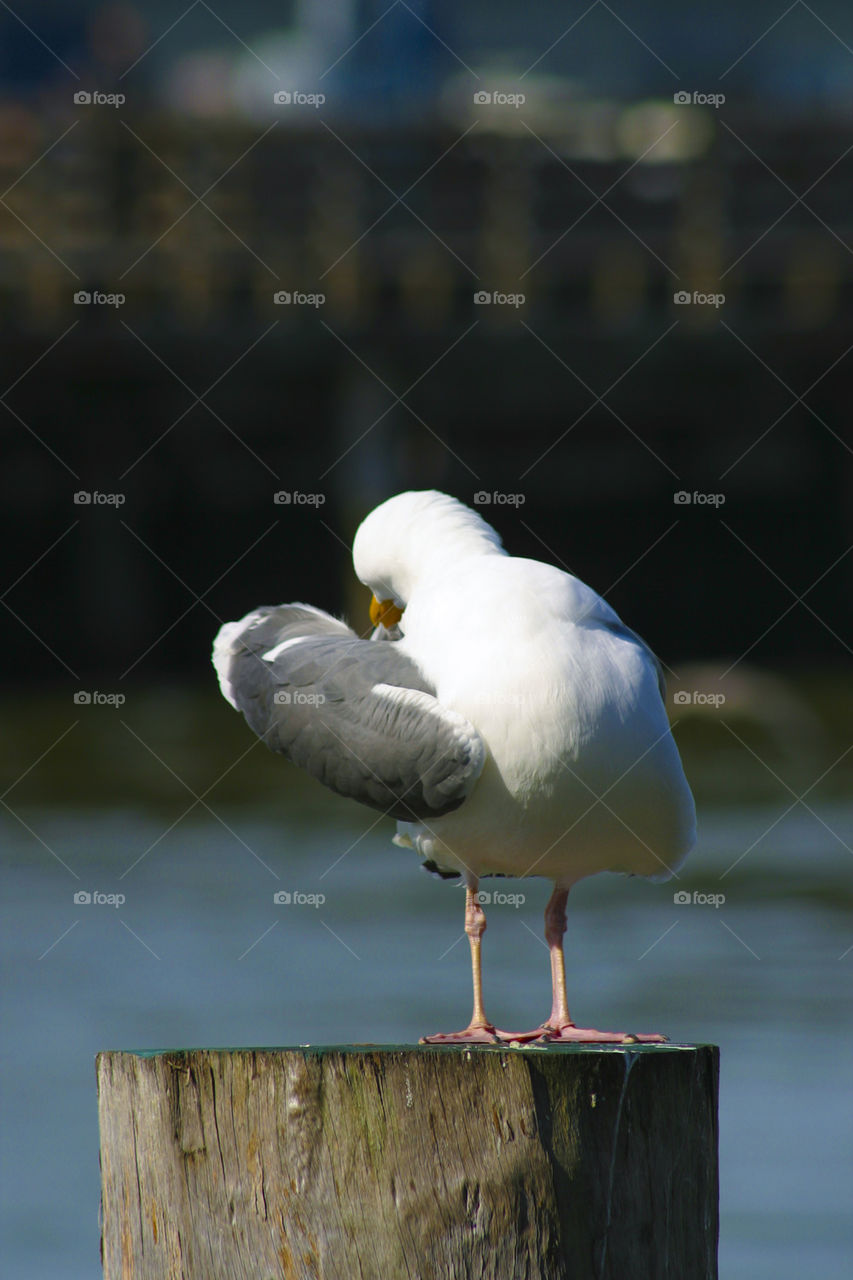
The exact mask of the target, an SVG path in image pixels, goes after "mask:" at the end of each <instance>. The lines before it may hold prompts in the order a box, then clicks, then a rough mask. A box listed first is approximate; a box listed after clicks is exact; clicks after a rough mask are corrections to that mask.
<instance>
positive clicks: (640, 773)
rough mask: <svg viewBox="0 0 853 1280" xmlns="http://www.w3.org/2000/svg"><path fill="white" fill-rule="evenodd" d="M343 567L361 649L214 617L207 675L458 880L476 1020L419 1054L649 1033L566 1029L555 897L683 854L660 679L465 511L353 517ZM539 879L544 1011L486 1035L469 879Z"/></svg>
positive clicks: (317, 625) (607, 611)
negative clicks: (364, 604) (366, 607)
mask: <svg viewBox="0 0 853 1280" xmlns="http://www.w3.org/2000/svg"><path fill="white" fill-rule="evenodd" d="M353 563H354V566H355V572H356V574H357V576H358V577H359V578H360V580H361V581H362V582H363V583H364V584H365V585H366V586H368V587H369V588H370V589H371V591H372V593H373V598H372V601H371V607H370V614H371V621H372V622H373V624H374V626H375V628H376V630H375V632H374V635H373V637H372V641H376V640H379V639H383V640H387V641H390V642H389V643H381V644H377V643H374V642H372V641H371V640H361V639H359V638H358V636H357V635H356V634H355V632H353V631H351V630H350V628H349V627H347V626H346V624H344V623H343V622H340V621H338V620H337V619H335V618H333V617H331V616H330V615H329V614H327V613H324V612H323V611H322V610H319V609H315V608H313V607H311V606H309V605H303V604H291V605H281V606H279V607H272V608H262V609H258V610H256V611H255V612H253V613H250V614H248V615H247V616H246V617H245V618H243V619H241V621H239V622H229V623H226V624H225V625H224V626H223V627H222V629H221V630H220V632H219V634H218V636H217V637H216V641H215V644H214V665H215V666H216V669H217V672H218V675H219V681H220V686H221V688H222V692H223V694H224V696H225V697H226V698H227V699H228V701H229V702H230V703H231V704H232V705H233V706H234V707H236V708H237V709H238V710H240V711H242V712H243V714H244V715H245V717H246V720H247V721H248V723H249V724H250V726H251V727H252V728H253V729H254V731H255V732H256V733H257V734H258V735H259V736H260V737H261V738H263V740H264V741H265V742H266V743H267V745H268V746H270V747H271V748H272V749H273V750H276V751H280V752H282V753H283V754H284V755H285V756H286V757H287V758H288V759H290V760H291V761H293V762H294V763H296V764H298V765H301V766H302V767H303V768H305V769H306V770H307V771H308V772H309V773H311V774H312V775H313V776H314V777H316V778H318V779H319V780H320V781H321V782H323V783H324V784H325V785H326V786H328V787H331V788H332V789H333V790H334V791H337V792H338V793H339V794H341V795H346V796H352V797H354V798H355V799H358V800H360V801H362V802H363V803H364V804H367V805H370V806H371V807H372V808H375V809H379V810H380V811H382V812H385V813H388V814H389V815H391V816H392V817H394V818H396V819H397V820H398V821H397V835H396V836H395V837H394V842H395V843H396V844H399V845H403V846H406V847H410V848H413V849H415V850H416V851H417V852H418V853H419V854H420V855H421V857H422V858H423V859H424V865H425V867H426V868H427V869H428V870H430V871H433V872H436V873H437V874H439V875H442V876H448V875H452V876H462V877H464V880H465V885H466V902H465V932H466V933H467V935H468V939H469V942H470V948H471V965H472V974H473V986H474V1010H473V1014H472V1017H471V1022H470V1023H469V1025H468V1026H467V1027H466V1028H465V1029H464V1030H463V1031H459V1032H452V1033H450V1034H439V1035H434V1036H427V1037H425V1039H426V1041H428V1042H429V1043H467V1042H495V1041H501V1040H516V1039H517V1040H531V1039H536V1040H541V1041H556V1042H578V1041H580V1042H584V1041H587V1042H597V1041H616V1042H619V1041H625V1040H634V1039H636V1040H653V1041H654V1040H658V1041H659V1040H663V1039H664V1037H663V1036H659V1035H637V1036H633V1035H628V1034H626V1033H624V1032H601V1031H596V1030H593V1029H591V1028H581V1027H577V1026H575V1024H574V1022H573V1021H572V1019H571V1017H570V1015H569V1009H568V1003H567V998H566V982H565V964H564V958H563V934H564V932H565V929H566V902H567V899H568V894H569V890H570V889H571V888H572V886H573V885H574V884H576V883H577V882H578V881H579V880H581V879H583V878H584V877H585V876H590V875H594V874H595V873H596V872H599V871H618V872H623V873H627V874H630V875H642V876H648V877H650V878H652V879H668V878H669V876H671V875H672V873H673V871H675V870H676V869H677V868H678V866H679V865H680V863H681V862H682V861H683V859H684V858H685V857H686V855H687V854H688V853H689V851H690V849H691V848H692V846H693V843H694V841H695V834H696V815H695V808H694V804H693V797H692V795H691V792H690V788H689V786H688V784H687V780H686V778H685V776H684V771H683V769H682V766H681V760H680V758H679V755H678V750H677V748H676V746H675V742H674V741H673V738H672V734H671V732H670V728H669V722H668V719H667V715H666V711H665V708H664V701H663V679H662V674H661V669H660V664H659V663H658V661H657V659H656V658H655V656H654V654H653V653H652V652H651V650H650V649H649V648H648V646H647V645H646V644H645V643H644V642H643V641H642V640H641V639H640V638H639V636H637V635H636V634H635V633H634V632H633V631H632V630H631V629H630V628H629V627H627V626H625V624H624V623H623V622H621V620H620V619H619V617H618V615H617V614H616V613H615V612H614V610H613V609H611V607H610V606H609V605H608V604H607V603H606V602H605V601H604V600H603V599H602V598H601V596H599V595H597V594H596V593H595V592H594V591H593V590H592V589H591V588H590V587H588V586H586V585H585V584H584V583H582V582H581V581H579V579H577V578H575V577H573V575H572V574H570V573H564V572H563V571H562V570H561V569H557V568H555V567H554V566H552V565H548V564H543V563H541V562H539V561H537V560H526V559H520V558H516V557H514V556H510V555H508V554H507V552H506V551H504V549H503V547H502V545H501V540H500V538H499V536H498V534H497V533H496V532H495V530H494V529H493V528H492V527H491V526H490V525H489V524H487V523H486V521H485V520H483V519H482V517H481V516H480V515H479V514H478V513H477V512H475V511H473V510H471V509H469V508H468V507H466V506H464V505H463V504H462V503H461V502H458V501H457V500H456V499H454V498H451V497H448V496H447V495H446V494H442V493H437V492H435V491H426V492H411V493H402V494H398V495H397V496H396V497H393V498H390V499H389V500H388V501H387V502H383V503H382V504H381V506H379V507H377V508H376V509H375V510H374V511H372V512H371V513H370V515H368V516H367V518H366V519H365V520H364V521H363V523H362V524H361V526H360V527H359V529H358V531H357V533H356V536H355V541H354V543H353ZM488 875H506V876H521V877H523V876H534V875H535V876H545V877H548V878H549V879H551V880H553V881H554V891H553V893H552V895H551V898H550V900H549V902H548V906H547V908H546V911H545V938H546V941H547V943H548V947H549V949H550V954H551V986H552V1004H551V1012H550V1015H549V1017H548V1018H547V1020H546V1021H545V1022H543V1023H542V1024H541V1025H540V1026H539V1027H537V1028H536V1029H535V1030H533V1031H530V1032H524V1033H514V1032H505V1031H499V1030H497V1029H496V1028H495V1026H494V1025H493V1024H492V1023H491V1022H490V1021H489V1019H488V1018H487V1017H486V1014H485V1010H484V1007H483V996H482V982H481V967H480V948H481V939H482V936H483V933H484V931H485V928H486V917H485V913H484V911H483V908H482V905H481V903H480V901H479V898H478V886H479V880H480V878H481V877H482V876H488Z"/></svg>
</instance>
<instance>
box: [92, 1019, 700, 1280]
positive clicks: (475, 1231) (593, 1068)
mask: <svg viewBox="0 0 853 1280" xmlns="http://www.w3.org/2000/svg"><path fill="white" fill-rule="evenodd" d="M717 1074H718V1053H717V1050H716V1049H715V1048H714V1047H713V1046H710V1045H704V1046H682V1047H679V1046H668V1045H667V1046H626V1047H622V1046H617V1047H610V1046H608V1047H606V1048H605V1047H598V1046H584V1047H583V1048H576V1047H574V1046H571V1047H562V1046H560V1047H557V1046H551V1047H549V1048H547V1049H544V1050H543V1049H532V1048H528V1049H525V1050H511V1049H504V1048H491V1047H487V1048H471V1049H465V1048H457V1047H453V1048H445V1047H440V1048H434V1047H432V1046H400V1047H388V1048H385V1047H382V1048H380V1047H378V1046H377V1047H374V1046H364V1047H361V1046H352V1047H340V1048H329V1049H317V1048H300V1049H269V1050H265V1049H264V1050H261V1049H259V1050H207V1049H199V1050H189V1051H185V1052H170V1053H159V1054H153V1055H140V1054H135V1053H120V1052H114V1053H102V1054H100V1055H99V1057H98V1061H97V1075H98V1096H99V1114H100V1127H101V1173H102V1242H101V1249H102V1256H103V1265H104V1275H105V1276H106V1277H107V1280H119V1278H121V1280H130V1278H132V1280H154V1278H155V1277H156V1278H157V1280H160V1278H161V1277H168V1278H169V1280H174V1278H181V1280H183V1278H186V1280H237V1277H241V1278H242V1277H246V1278H247V1280H272V1278H273V1277H275V1278H276V1280H278V1278H279V1277H283V1278H285V1280H350V1277H353V1278H355V1277H358V1278H359V1280H374V1278H375V1280H393V1278H395V1277H398V1276H399V1277H409V1278H410V1280H467V1278H469V1277H470V1278H474V1277H477V1278H478V1280H479V1278H484V1280H485V1278H488V1280H546V1277H547V1280H569V1278H570V1277H571V1280H605V1278H608V1280H650V1278H652V1277H655V1278H657V1277H660V1278H661V1280H669V1278H671V1280H714V1278H715V1277H716V1275H717V1270H716V1244H717V1113H716V1104H717Z"/></svg>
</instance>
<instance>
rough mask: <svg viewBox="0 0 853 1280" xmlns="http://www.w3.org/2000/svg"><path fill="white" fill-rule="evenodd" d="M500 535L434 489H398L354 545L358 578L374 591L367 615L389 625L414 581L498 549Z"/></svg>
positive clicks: (377, 510)
mask: <svg viewBox="0 0 853 1280" xmlns="http://www.w3.org/2000/svg"><path fill="white" fill-rule="evenodd" d="M501 550H502V549H501V540H500V537H499V536H498V534H497V533H496V532H495V530H494V529H493V528H492V527H491V525H489V524H486V522H485V520H483V518H482V517H481V516H479V515H477V513H476V511H472V510H471V509H470V507H466V506H465V505H464V503H462V502H458V501H457V499H456V498H451V497H449V496H448V495H447V494H446V493H439V492H438V491H437V490H435V489H425V490H421V491H411V492H409V493H398V494H397V496H396V497H394V498H389V499H388V501H387V502H383V503H382V504H381V505H380V506H378V507H376V508H375V509H374V510H373V511H371V513H370V515H369V516H367V517H366V518H365V519H364V520H363V521H362V523H361V524H360V525H359V527H358V530H357V532H356V535H355V540H354V542H353V546H352V558H353V565H354V566H355V572H356V575H357V577H358V578H360V579H361V581H362V582H363V583H364V584H365V586H367V587H369V588H370V590H371V591H372V592H373V598H372V600H371V604H370V620H371V622H372V623H373V625H374V626H378V625H379V624H380V623H381V624H382V625H383V626H385V627H392V626H394V625H395V624H396V623H397V622H399V621H400V618H401V617H402V615H403V611H404V610H405V608H406V605H407V604H408V603H409V600H410V599H411V596H412V592H413V591H414V590H415V588H416V586H417V584H418V582H420V581H423V580H424V579H426V578H427V577H428V576H432V575H433V574H436V573H439V574H440V573H441V571H442V569H447V568H448V567H450V566H452V565H454V564H456V563H457V562H458V561H459V560H460V559H461V558H463V557H464V556H466V555H469V554H470V555H474V554H484V553H492V554H494V553H495V552H498V553H500V552H501Z"/></svg>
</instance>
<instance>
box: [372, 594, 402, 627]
mask: <svg viewBox="0 0 853 1280" xmlns="http://www.w3.org/2000/svg"><path fill="white" fill-rule="evenodd" d="M402 616H403V610H402V609H398V608H397V606H396V605H395V603H394V601H393V600H377V599H376V596H371V597H370V621H371V622H372V623H373V625H374V627H378V626H379V624H380V622H381V623H382V625H383V627H393V626H395V625H396V624H397V623H398V622H399V621H400V619H401V618H402Z"/></svg>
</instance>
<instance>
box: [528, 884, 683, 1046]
mask: <svg viewBox="0 0 853 1280" xmlns="http://www.w3.org/2000/svg"><path fill="white" fill-rule="evenodd" d="M568 897H569V891H568V889H561V888H559V887H558V886H556V885H555V886H554V892H553V893H552V894H551V897H550V898H549V899H548V905H547V907H546V908H545V941H546V942H547V943H548V949H549V951H550V953H551V993H552V998H551V1013H550V1016H549V1018H548V1021H547V1022H544V1023H543V1024H542V1026H541V1027H537V1028H536V1030H535V1031H529V1032H524V1033H523V1034H522V1035H519V1036H516V1037H514V1038H515V1039H517V1040H527V1041H529V1040H538V1041H540V1042H547V1043H548V1044H600V1043H612V1044H633V1043H636V1042H638V1041H639V1042H640V1043H644V1044H645V1043H650V1044H662V1043H664V1042H665V1041H666V1036H660V1035H634V1034H632V1033H629V1032H625V1031H595V1030H594V1029H593V1028H591V1027H576V1026H575V1024H574V1023H573V1022H572V1019H571V1016H570V1014H569V1004H568V1000H567V998H566V962H565V958H564V956H563V934H564V933H565V932H566V902H567V901H568Z"/></svg>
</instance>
